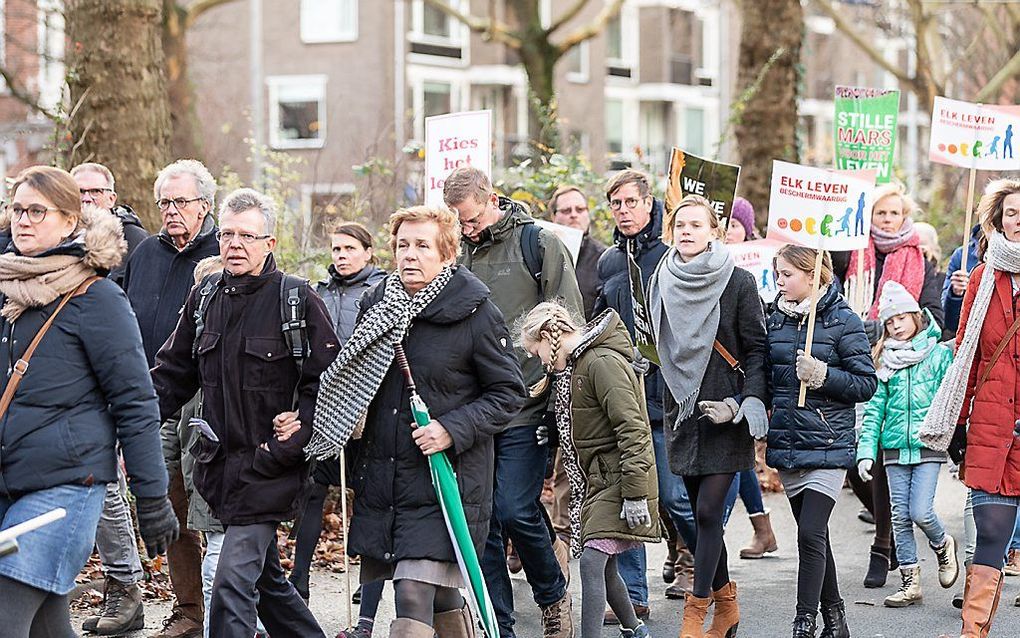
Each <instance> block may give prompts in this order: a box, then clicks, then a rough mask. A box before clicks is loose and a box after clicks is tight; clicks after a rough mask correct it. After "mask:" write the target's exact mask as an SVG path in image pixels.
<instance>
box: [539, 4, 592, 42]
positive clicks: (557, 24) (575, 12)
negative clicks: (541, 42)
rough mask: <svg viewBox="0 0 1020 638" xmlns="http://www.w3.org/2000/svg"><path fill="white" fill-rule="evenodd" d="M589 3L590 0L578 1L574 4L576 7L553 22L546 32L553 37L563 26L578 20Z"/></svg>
mask: <svg viewBox="0 0 1020 638" xmlns="http://www.w3.org/2000/svg"><path fill="white" fill-rule="evenodd" d="M588 2H590V0H577V2H575V3H574V6H572V7H570V8H569V9H567V11H566V12H565V13H564V14H563V15H561V16H560V17H558V18H556V19H555V20H553V23H552V24H550V25H549V28H548V29H546V31H545V32H546V33H548V34H550V35H552V33H553V32H555V31H557V30H559V29H560V28H561V27H563V25H565V24H566V23H568V22H570V21H571V20H573V19H574V18H576V17H577V15H578V14H579V13H581V10H582V9H584V8H585V7H586V6H587V5H588Z"/></svg>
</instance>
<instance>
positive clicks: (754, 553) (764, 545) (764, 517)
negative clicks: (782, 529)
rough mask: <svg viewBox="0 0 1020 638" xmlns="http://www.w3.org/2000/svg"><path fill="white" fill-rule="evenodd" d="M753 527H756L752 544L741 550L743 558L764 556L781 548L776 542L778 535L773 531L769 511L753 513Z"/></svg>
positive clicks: (751, 517)
mask: <svg viewBox="0 0 1020 638" xmlns="http://www.w3.org/2000/svg"><path fill="white" fill-rule="evenodd" d="M749 518H750V519H751V527H753V528H754V537H753V538H752V539H751V544H750V545H748V546H747V547H745V548H744V549H742V550H740V557H741V558H763V557H764V556H765V554H771V553H772V552H774V551H776V550H777V549H779V545H777V544H776V535H775V533H774V532H773V531H772V521H771V519H769V513H768V511H765V512H761V513H759V514H751V516H750V517H749Z"/></svg>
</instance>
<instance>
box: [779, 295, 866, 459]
mask: <svg viewBox="0 0 1020 638" xmlns="http://www.w3.org/2000/svg"><path fill="white" fill-rule="evenodd" d="M806 323H807V318H806V316H805V317H802V318H794V317H791V316H789V315H787V314H785V313H784V312H782V311H781V310H775V311H773V312H772V314H770V315H769V318H768V320H767V321H766V326H767V328H768V352H767V355H768V358H767V360H766V365H767V366H768V367H767V369H768V370H769V377H768V379H769V390H770V392H771V395H772V418H771V420H770V422H769V436H768V452H767V454H766V461H767V463H768V465H769V466H770V467H774V468H776V469H813V468H848V469H849V468H852V467H854V461H855V458H856V450H857V439H856V434H855V431H854V425H855V421H856V419H855V415H854V405H855V404H857V403H863V402H865V401H867V400H869V399H871V396H872V395H873V394H875V389H876V388H877V387H878V377H877V376H875V364H874V362H873V360H872V358H871V349H870V347H869V345H868V338H867V337H866V336H865V334H864V325H863V323H862V322H861V318H860V317H859V316H858V315H857V313H855V312H854V311H853V310H851V309H850V306H849V305H848V304H847V303H846V300H844V299H843V295H842V294H840V292H839V289H838V288H837V287H836V286H829V288H828V289H827V290H826V292H825V294H824V295H823V296H822V298H821V299H819V300H818V311H817V316H816V318H815V333H814V341H813V342H812V345H811V355H812V356H813V357H814V358H816V359H819V360H821V361H824V362H825V363H826V364H827V365H828V372H827V374H826V377H825V383H823V384H822V387H820V388H819V389H817V390H810V389H809V390H808V391H807V401H806V402H805V405H804V407H803V408H800V407H797V398H798V395H799V393H800V381H799V380H798V379H797V350H803V349H804V345H805V342H806V339H807V325H806Z"/></svg>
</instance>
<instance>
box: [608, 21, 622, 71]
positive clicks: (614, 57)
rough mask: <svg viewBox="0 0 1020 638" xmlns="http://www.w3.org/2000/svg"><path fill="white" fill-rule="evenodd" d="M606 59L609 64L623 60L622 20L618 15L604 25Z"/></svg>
mask: <svg viewBox="0 0 1020 638" xmlns="http://www.w3.org/2000/svg"><path fill="white" fill-rule="evenodd" d="M606 57H607V58H609V61H610V63H612V62H619V61H622V60H623V20H621V19H620V16H619V15H617V16H616V17H615V18H613V19H612V20H610V21H609V24H607V25H606Z"/></svg>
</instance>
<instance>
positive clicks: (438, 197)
mask: <svg viewBox="0 0 1020 638" xmlns="http://www.w3.org/2000/svg"><path fill="white" fill-rule="evenodd" d="M461 166H474V167H475V168H477V169H479V170H481V171H482V172H484V173H485V174H486V175H489V176H490V177H491V175H492V112H491V111H465V112H463V113H449V114H447V115H435V116H433V117H427V118H425V205H426V206H442V205H443V183H444V181H445V180H446V177H447V176H448V175H449V174H450V173H452V172H453V171H455V170H456V169H458V168H460V167H461Z"/></svg>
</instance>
